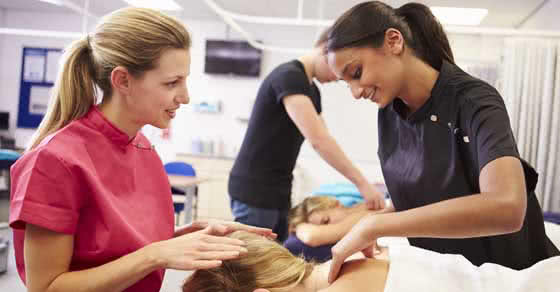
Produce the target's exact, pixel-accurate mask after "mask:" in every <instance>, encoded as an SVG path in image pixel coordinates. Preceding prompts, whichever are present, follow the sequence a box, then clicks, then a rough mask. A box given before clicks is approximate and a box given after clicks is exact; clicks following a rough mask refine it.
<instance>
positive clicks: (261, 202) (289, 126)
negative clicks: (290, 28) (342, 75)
mask: <svg viewBox="0 0 560 292" xmlns="http://www.w3.org/2000/svg"><path fill="white" fill-rule="evenodd" d="M294 94H302V95H305V96H307V97H309V98H310V99H311V101H312V103H313V105H314V107H315V109H316V110H317V113H321V94H320V92H319V89H318V88H317V86H316V85H315V83H314V82H312V83H310V82H309V79H308V78H307V75H306V74H305V69H304V67H303V64H302V63H301V62H300V61H298V60H294V61H291V62H288V63H284V64H282V65H280V66H278V67H276V68H275V69H274V70H273V71H272V72H271V73H270V74H269V75H268V76H267V77H266V79H265V80H264V81H263V83H262V84H261V87H260V88H259V91H258V94H257V98H256V100H255V104H254V106H253V111H252V112H251V118H250V119H249V125H248V128H247V132H246V133H245V138H244V139H243V144H242V145H241V149H240V150H239V154H238V156H237V159H236V160H235V163H234V165H233V169H232V170H231V174H230V176H229V184H228V191H229V194H230V196H231V197H232V198H234V199H236V200H239V201H241V202H243V203H245V204H248V205H250V206H254V207H258V208H267V209H289V208H290V207H291V201H290V197H291V189H292V179H293V176H292V172H293V170H294V167H295V164H296V160H297V157H298V154H299V151H300V148H301V144H302V143H303V140H304V137H303V135H302V134H301V133H300V131H299V129H298V128H297V127H296V125H295V124H294V122H293V121H292V120H291V118H290V117H289V116H288V113H287V112H286V109H285V107H284V103H283V102H282V99H283V98H284V97H286V96H289V95H294Z"/></svg>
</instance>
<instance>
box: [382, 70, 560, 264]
mask: <svg viewBox="0 0 560 292" xmlns="http://www.w3.org/2000/svg"><path fill="white" fill-rule="evenodd" d="M404 107H405V105H404V103H403V101H402V100H401V99H395V101H393V103H392V104H390V105H388V106H387V107H386V108H384V109H381V110H380V111H379V116H378V123H379V144H380V145H379V152H378V155H379V158H380V161H381V166H382V170H383V175H384V178H385V182H386V184H387V188H388V190H389V193H390V194H391V198H392V201H393V204H394V206H395V209H396V210H397V211H402V210H407V209H412V208H415V207H420V206H425V205H428V204H432V203H436V202H439V201H443V200H447V199H452V198H456V197H461V196H465V195H470V194H473V193H479V192H480V186H479V181H478V179H479V175H480V171H481V170H482V168H483V167H484V166H485V165H486V164H487V163H489V162H491V161H493V160H495V159H497V158H499V157H503V156H513V157H517V158H519V153H518V151H517V146H516V142H515V139H514V137H513V133H512V131H511V127H510V122H509V117H508V114H507V111H506V107H505V104H504V101H503V99H502V98H501V96H500V94H499V93H498V92H497V91H496V90H495V89H494V88H493V87H492V86H490V85H488V84H487V83H485V82H484V81H481V80H479V79H476V78H474V77H471V76H470V75H468V74H467V73H465V72H463V71H462V70H461V69H460V68H459V67H457V66H455V65H452V64H450V63H447V62H444V63H443V65H442V68H441V70H440V75H439V77H438V80H437V81H436V84H435V86H434V88H433V89H432V92H431V97H430V99H429V100H428V101H427V102H426V103H425V104H424V105H423V106H422V107H421V108H420V109H419V110H418V111H416V112H414V113H413V114H412V115H410V116H409V117H408V118H406V117H405V115H404ZM519 159H520V160H521V162H522V165H523V170H524V173H525V180H526V185H527V194H528V197H527V212H526V216H525V221H524V224H523V227H522V229H521V230H520V231H519V232H516V233H512V234H506V235H500V236H489V237H481V238H467V239H437V238H409V241H410V243H411V244H412V245H414V246H418V247H422V248H426V249H430V250H434V251H437V252H441V253H453V254H462V255H464V256H465V257H466V258H467V259H469V260H470V261H471V262H472V263H473V264H475V265H481V264H483V263H486V262H491V263H497V264H500V265H504V266H507V267H510V268H513V269H524V268H527V267H529V266H531V265H532V264H534V263H536V262H538V261H540V260H542V259H545V258H548V257H551V256H554V255H558V254H559V253H558V249H556V247H554V245H553V244H552V242H551V241H550V240H549V239H548V238H547V237H546V235H545V233H544V223H543V218H542V211H541V208H540V206H539V203H538V201H537V199H536V196H535V193H534V190H535V186H536V183H537V173H536V172H535V170H534V169H533V168H532V167H531V166H530V165H529V164H528V163H527V162H525V161H524V160H522V159H521V158H519Z"/></svg>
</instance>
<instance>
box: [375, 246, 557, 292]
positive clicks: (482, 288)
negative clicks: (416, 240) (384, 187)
mask: <svg viewBox="0 0 560 292" xmlns="http://www.w3.org/2000/svg"><path fill="white" fill-rule="evenodd" d="M512 256H515V255H512ZM389 258H390V260H391V263H390V265H389V274H388V276H387V283H386V285H385V292H409V291H410V292H422V291H426V292H439V291H441V292H459V291H460V292H559V291H560V256H558V257H554V258H550V259H547V260H544V261H541V262H539V263H537V264H535V265H533V266H532V267H530V268H528V269H525V270H522V271H516V270H512V269H509V268H506V267H503V266H500V265H496V264H484V265H482V266H480V267H477V266H475V265H473V264H471V263H470V262H469V261H468V260H467V259H466V258H464V257H463V256H461V255H451V254H440V253H436V252H432V251H428V250H425V249H420V248H416V247H413V246H406V245H394V246H390V247H389Z"/></svg>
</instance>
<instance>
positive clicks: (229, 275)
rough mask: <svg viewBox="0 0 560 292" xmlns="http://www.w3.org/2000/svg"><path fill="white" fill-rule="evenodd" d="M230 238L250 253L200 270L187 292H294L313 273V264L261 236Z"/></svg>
mask: <svg viewBox="0 0 560 292" xmlns="http://www.w3.org/2000/svg"><path fill="white" fill-rule="evenodd" d="M228 237H231V238H236V239H240V240H243V241H245V242H246V243H247V249H248V251H249V252H248V254H246V255H242V256H241V257H239V258H237V259H234V260H228V261H224V262H223V263H222V265H221V266H220V267H217V268H213V269H208V270H197V271H195V272H194V273H193V274H192V275H191V276H190V277H189V278H187V279H186V280H185V283H184V284H183V291H184V292H253V291H254V290H255V289H258V288H264V289H268V290H270V291H271V292H275V291H276V292H279V291H291V289H293V287H295V286H296V285H298V284H299V283H300V282H301V281H302V280H303V279H305V278H306V277H308V276H309V275H310V274H311V271H313V264H312V263H308V262H306V261H305V260H303V259H302V258H299V257H296V256H294V255H292V254H291V253H290V252H289V251H288V250H287V249H286V248H284V247H283V246H281V245H279V244H278V243H277V242H275V241H273V240H269V239H267V238H265V237H262V236H260V235H256V234H252V233H248V232H244V231H237V232H234V233H232V234H230V235H228Z"/></svg>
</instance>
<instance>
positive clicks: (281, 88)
mask: <svg viewBox="0 0 560 292" xmlns="http://www.w3.org/2000/svg"><path fill="white" fill-rule="evenodd" d="M271 84H272V90H273V91H274V95H275V96H276V102H277V103H281V102H282V99H283V98H284V97H286V96H289V95H294V94H303V95H306V96H309V90H310V83H309V80H308V79H307V76H306V75H305V74H304V73H303V72H301V71H297V70H286V71H281V72H278V75H276V76H275V77H274V79H273V80H272V83H271Z"/></svg>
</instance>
